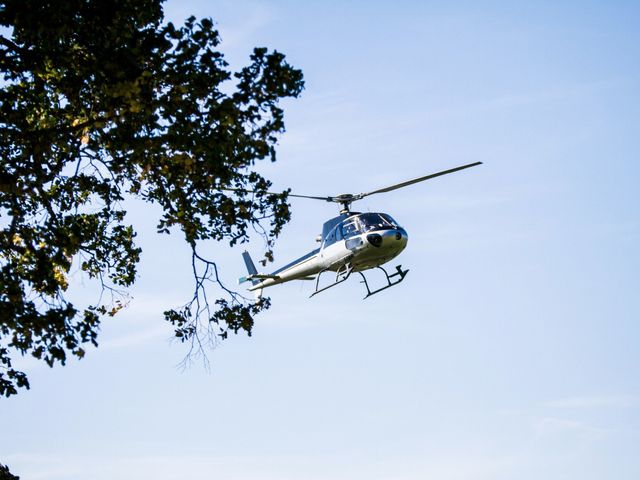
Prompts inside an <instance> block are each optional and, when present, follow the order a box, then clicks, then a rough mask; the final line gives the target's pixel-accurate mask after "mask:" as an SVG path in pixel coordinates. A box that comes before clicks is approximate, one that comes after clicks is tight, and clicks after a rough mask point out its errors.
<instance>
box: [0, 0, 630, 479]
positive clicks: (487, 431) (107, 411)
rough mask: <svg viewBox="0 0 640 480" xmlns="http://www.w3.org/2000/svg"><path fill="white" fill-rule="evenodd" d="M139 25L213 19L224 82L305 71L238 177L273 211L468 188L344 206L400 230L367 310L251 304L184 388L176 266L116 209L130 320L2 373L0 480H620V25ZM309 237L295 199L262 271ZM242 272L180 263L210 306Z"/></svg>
mask: <svg viewBox="0 0 640 480" xmlns="http://www.w3.org/2000/svg"><path fill="white" fill-rule="evenodd" d="M166 13H167V16H168V18H169V19H172V20H174V21H180V20H181V19H183V18H185V16H188V15H189V14H195V15H196V16H199V17H202V16H210V17H213V18H214V19H215V20H216V22H218V25H219V29H220V31H221V33H222V37H223V43H222V45H221V49H222V51H223V52H224V53H225V54H226V56H227V59H228V60H229V61H230V63H231V64H232V66H233V67H235V68H239V67H241V66H242V65H244V64H246V63H247V62H248V56H249V54H250V52H251V49H252V48H253V47H254V46H268V47H270V48H276V49H278V50H279V51H282V52H284V53H285V54H287V57H288V59H289V61H290V62H291V63H293V64H294V65H296V66H297V67H299V68H301V69H302V70H303V71H304V74H305V78H306V90H305V91H304V92H303V95H302V97H301V98H300V99H297V100H291V101H287V102H285V111H286V123H287V133H286V134H285V135H284V136H283V137H282V139H281V142H280V147H279V160H278V162H277V163H276V164H274V165H264V166H262V167H261V171H262V172H264V173H265V174H266V175H268V176H269V177H270V178H271V179H272V180H273V182H274V188H276V189H285V188H288V187H291V188H292V189H293V191H294V192H295V193H301V194H310V195H335V194H339V193H345V192H350V193H359V192H362V191H367V190H370V189H374V188H379V187H382V186H385V185H387V184H390V183H395V182H397V181H402V180H406V179H409V178H413V177H417V176H421V175H425V174H427V173H431V172H434V171H438V170H443V169H447V168H451V167H454V166H457V165H461V164H465V163H471V162H475V161H482V162H484V165H482V166H480V167H476V168H474V169H470V170H467V171H464V172H460V173H456V174H453V175H450V176H446V177H442V178H438V179H435V180H432V181H430V182H426V183H423V184H418V185H414V186H411V187H408V188H406V189H402V190H398V191H395V192H392V193H388V194H383V195H376V196H372V197H368V198H367V199H365V200H364V201H362V202H360V203H359V204H358V205H357V206H356V208H358V209H360V210H363V211H384V212H387V213H389V214H391V215H392V216H394V217H395V218H396V219H397V220H398V221H399V222H400V223H401V224H402V225H403V226H404V227H405V228H406V229H407V231H408V233H409V244H408V247H407V249H406V250H405V252H403V253H402V254H401V256H400V257H398V258H397V259H396V261H395V263H392V264H391V266H392V267H393V266H394V265H395V264H396V263H401V264H402V265H403V266H404V267H408V268H409V269H410V270H411V271H410V273H409V275H408V276H407V278H406V279H405V281H404V283H403V284H401V285H400V286H397V287H394V288H392V289H390V290H387V291H386V292H383V293H381V294H379V295H376V296H374V297H372V298H370V299H368V300H366V301H362V300H361V297H362V296H363V286H362V285H360V284H359V283H358V281H357V279H355V278H353V279H351V280H349V281H348V282H346V283H345V284H343V286H341V287H339V288H335V289H332V290H329V291H327V292H325V293H323V294H321V295H318V296H316V297H314V298H313V299H308V295H309V294H310V293H311V285H310V282H308V283H302V282H299V283H292V284H287V285H283V286H279V287H275V288H273V289H271V290H270V292H269V293H270V294H271V299H272V304H273V306H272V308H271V309H270V310H269V311H268V312H266V313H265V314H262V315H260V316H259V317H258V318H257V322H256V325H255V329H254V334H253V336H252V337H250V338H248V337H246V336H244V335H240V336H234V337H231V338H230V339H229V340H227V341H225V342H223V343H222V344H220V345H219V347H218V348H217V349H215V350H214V351H212V352H211V353H210V354H209V361H210V363H211V365H210V370H209V371H207V370H206V369H205V368H203V367H202V365H201V362H195V363H194V365H192V366H191V367H190V368H188V369H186V370H184V371H183V370H181V369H179V368H178V367H177V365H178V364H179V362H180V360H181V359H182V358H183V357H184V355H185V354H186V353H187V351H186V349H185V347H184V346H183V345H181V344H179V343H176V342H172V341H171V340H170V339H171V328H170V327H169V326H168V325H165V324H164V322H163V320H162V311H163V310H165V309H166V308H169V307H175V306H178V305H180V304H182V303H184V302H185V301H186V300H187V299H188V298H189V296H190V294H191V292H192V279H191V277H190V270H189V268H190V265H189V261H190V259H189V252H188V250H187V249H186V248H184V246H182V244H181V239H180V238H179V236H178V235H176V236H175V238H174V237H166V236H158V235H156V234H155V233H154V225H155V218H154V217H157V211H156V210H154V209H153V208H150V207H149V206H147V205H141V204H132V205H131V208H130V214H131V220H132V221H133V222H134V223H135V224H136V225H137V226H138V230H139V243H140V245H141V246H142V247H143V249H144V253H143V256H142V264H141V267H140V277H139V281H138V283H137V284H136V286H135V288H134V289H133V290H132V295H133V297H134V298H133V300H132V303H131V306H130V307H129V309H128V310H126V311H124V312H122V313H121V314H119V315H118V316H117V317H116V318H114V319H112V320H109V321H106V322H105V323H104V326H103V329H102V335H101V338H100V347H99V348H98V349H97V350H91V351H89V353H88V355H87V358H85V359H84V360H82V361H80V362H77V361H72V362H70V363H69V365H68V366H66V367H64V368H60V367H58V368H55V369H53V370H52V369H49V368H48V367H46V366H45V365H44V364H39V363H37V362H35V361H32V360H29V359H26V360H24V361H22V362H21V363H20V365H19V366H23V367H24V368H25V369H26V370H27V372H28V374H29V376H30V379H31V383H32V389H31V390H30V391H23V392H21V393H20V394H19V395H18V396H16V397H13V398H10V399H3V400H0V463H6V464H8V465H9V466H10V467H11V470H12V471H13V472H14V473H15V474H17V475H20V476H21V478H23V479H51V480H59V479H60V480H63V479H64V480H66V479H74V480H75V479H78V480H80V479H83V480H84V479H95V480H102V479H105V480H106V479H113V478H119V479H136V480H142V479H154V480H173V479H183V478H188V479H192V480H199V479H219V480H271V479H273V480H289V479H291V480H293V479H296V480H297V479H327V478H330V479H349V480H354V479H363V480H364V479H366V480H391V479H393V480H419V479H420V480H421V479H429V480H512V479H518V480H540V479H545V480H567V479H581V480H596V479H597V480H601V479H605V478H611V479H616V480H636V479H638V478H640V455H638V452H639V448H638V447H639V446H640V375H639V373H638V372H639V368H638V367H639V366H640V365H639V364H640V348H639V347H640V325H639V321H640V305H639V302H640V300H639V299H640V297H639V295H638V290H639V287H640V273H639V272H640V253H639V252H638V247H639V244H640V211H639V210H640V190H639V188H638V181H639V180H640V162H639V160H640V159H639V154H638V150H639V148H638V147H639V143H640V29H639V28H638V25H640V4H638V3H637V2H623V1H613V2H604V1H597V2H590V1H580V2H555V1H554V2H552V1H548V2H497V1H496V2H417V1H416V2H412V1H398V2H377V1H366V2H365V1H354V2H337V1H331V2H328V1H323V2H319V1H318V2H293V1H291V2H286V1H278V0H265V1H260V0H258V1H253V2H245V1H211V2H206V1H201V2H189V1H184V2H178V1H170V2H169V3H168V4H167V6H166ZM335 213H336V208H335V206H333V205H331V204H325V203H322V202H313V201H306V200H295V201H294V203H293V219H292V221H291V223H290V224H289V226H287V228H286V229H285V232H284V235H283V237H282V238H281V239H280V240H279V242H278V244H277V248H276V263H277V264H282V263H287V262H289V261H290V260H292V259H294V258H296V257H298V256H299V255H301V254H304V253H306V252H307V251H309V250H311V249H313V248H315V243H314V238H315V236H316V235H317V234H318V233H319V232H320V228H321V225H322V222H323V221H324V220H326V219H328V218H329V217H331V216H334V215H335ZM249 250H250V251H251V253H252V254H253V255H254V257H259V256H260V255H261V254H262V250H261V243H260V242H259V241H256V242H255V243H253V244H251V245H250V246H249ZM241 251H242V247H240V248H234V249H230V248H229V247H226V246H224V245H222V244H220V245H216V244H212V245H210V246H208V247H207V253H208V254H210V255H211V257H213V258H214V259H216V260H218V261H219V264H220V267H221V270H222V272H223V276H224V279H225V280H226V281H227V283H228V284H230V285H234V284H235V281H236V279H237V277H239V276H241V275H244V274H245V272H244V264H243V262H242V259H241V256H240V254H241ZM74 280H75V281H76V284H77V285H83V282H84V281H83V280H82V278H80V277H79V276H76V277H75V278H74ZM87 286H88V285H87ZM87 291H90V290H89V289H87ZM84 294H87V293H86V292H85V293H84Z"/></svg>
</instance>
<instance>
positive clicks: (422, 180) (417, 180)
mask: <svg viewBox="0 0 640 480" xmlns="http://www.w3.org/2000/svg"><path fill="white" fill-rule="evenodd" d="M476 165H482V162H475V163H470V164H468V165H462V166H461V167H456V168H451V169H449V170H443V171H442V172H437V173H432V174H430V175H425V176H424V177H419V178H414V179H413V180H407V181H406V182H402V183H396V184H395V185H391V186H389V187H385V188H380V189H378V190H374V191H372V192H366V193H361V194H359V195H356V197H357V199H358V200H359V199H361V198H364V197H367V196H369V195H373V194H374V193H384V192H390V191H391V190H396V189H398V188H402V187H406V186H409V185H413V184H414V183H418V182H424V181H425V180H429V179H431V178H435V177H440V176H442V175H447V174H449V173H453V172H458V171H460V170H464V169H465V168H471V167H475V166H476Z"/></svg>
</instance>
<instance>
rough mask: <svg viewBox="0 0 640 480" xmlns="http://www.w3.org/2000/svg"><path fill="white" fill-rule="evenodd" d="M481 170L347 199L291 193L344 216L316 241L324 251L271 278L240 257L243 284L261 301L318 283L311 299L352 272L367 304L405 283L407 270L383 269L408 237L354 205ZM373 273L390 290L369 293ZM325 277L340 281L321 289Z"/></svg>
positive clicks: (377, 215)
mask: <svg viewBox="0 0 640 480" xmlns="http://www.w3.org/2000/svg"><path fill="white" fill-rule="evenodd" d="M481 164H482V162H475V163H469V164H467V165H461V166H459V167H455V168H450V169H448V170H442V171H440V172H436V173H432V174H429V175H424V176H422V177H418V178H414V179H412V180H407V181H405V182H400V183H396V184H393V185H390V186H387V187H384V188H379V189H377V190H373V191H370V192H365V193H359V194H357V195H354V194H351V193H344V194H341V195H337V196H331V197H320V196H310V195H298V194H291V193H290V194H289V196H290V197H297V198H308V199H314V200H321V201H326V202H332V203H338V204H340V205H341V206H342V210H341V211H340V215H339V216H337V217H335V218H332V219H330V220H328V221H326V222H325V223H324V226H323V228H322V234H321V235H320V236H319V237H318V239H319V241H321V242H322V243H321V246H320V248H318V249H317V250H314V251H312V252H309V253H308V254H306V255H305V256H303V257H301V258H298V259H297V260H295V261H293V262H291V263H290V264H289V265H286V266H284V267H282V268H280V269H279V270H276V271H275V272H273V273H269V274H264V273H258V271H257V270H256V267H255V265H254V264H253V261H252V260H251V257H250V256H249V253H248V252H244V253H243V254H242V256H243V257H244V261H245V264H246V266H247V270H248V271H249V275H248V276H247V277H242V278H241V279H240V283H243V282H251V284H252V286H251V287H250V288H249V290H251V291H253V292H254V293H256V296H257V297H260V296H261V294H262V289H263V288H266V287H270V286H272V285H277V284H279V283H284V282H289V281H291V280H316V288H315V291H314V293H313V294H311V296H314V295H316V294H318V293H320V292H323V291H325V290H327V289H328V288H331V287H333V286H334V285H338V284H339V283H342V282H344V281H345V280H346V279H347V278H349V276H350V275H351V273H352V272H357V273H359V274H360V276H361V277H362V282H363V283H364V285H365V287H366V289H367V296H366V297H365V298H368V297H370V296H371V295H375V294H376V293H379V292H381V291H383V290H386V289H387V288H390V287H392V286H394V285H398V284H399V283H400V282H402V281H403V280H404V278H405V276H406V275H407V273H408V272H409V270H407V269H404V270H403V269H402V266H401V265H397V266H396V267H395V272H394V273H391V274H389V273H388V272H387V271H386V270H385V268H383V267H382V265H383V264H385V263H387V262H388V261H389V260H391V259H393V258H395V257H396V256H398V254H399V253H400V252H402V250H404V248H405V247H406V246H407V240H408V236H407V232H406V231H405V230H404V229H403V228H402V227H401V226H399V225H398V224H397V223H396V221H395V220H394V219H393V218H391V217H390V216H389V215H387V214H386V213H372V212H370V213H357V212H351V211H350V205H351V204H352V203H353V202H355V201H357V200H361V199H363V198H364V197H367V196H369V195H376V194H380V193H385V192H390V191H393V190H397V189H399V188H404V187H408V186H409V185H413V184H415V183H419V182H423V181H425V180H430V179H432V178H436V177H440V176H442V175H448V174H450V173H454V172H459V171H460V170H464V169H467V168H470V167H475V166H477V165H481ZM224 190H230V191H234V192H245V193H247V192H250V191H249V190H241V189H235V188H225V189H224ZM370 268H378V269H379V270H382V271H383V272H384V274H385V276H386V282H387V283H386V285H384V286H382V287H380V288H373V289H371V288H370V286H369V284H368V282H367V279H366V277H365V275H364V274H363V273H362V272H363V271H364V270H368V269H370ZM324 272H335V273H336V279H335V281H334V283H332V284H330V285H328V286H324V287H322V288H320V285H319V283H320V277H321V276H322V273H324Z"/></svg>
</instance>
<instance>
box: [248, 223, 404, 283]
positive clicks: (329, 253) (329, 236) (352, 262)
mask: <svg viewBox="0 0 640 480" xmlns="http://www.w3.org/2000/svg"><path fill="white" fill-rule="evenodd" d="M372 219H378V220H377V221H378V222H379V223H380V224H379V225H377V226H376V225H374V224H373V222H372ZM367 222H368V223H367ZM324 230H325V232H324V233H325V235H324V238H323V240H322V245H321V246H320V248H319V249H317V250H314V251H312V252H310V253H308V254H307V255H305V256H303V257H301V258H299V259H297V260H295V261H294V262H292V263H290V264H289V265H286V266H284V267H282V268H280V269H279V270H276V271H275V272H273V273H270V274H258V273H254V272H252V267H253V264H252V262H250V261H249V262H250V263H251V266H249V264H247V267H248V268H249V273H250V275H249V277H245V278H242V279H241V281H253V283H254V284H253V285H252V286H251V287H250V288H249V290H250V291H260V290H262V289H263V288H266V287H271V286H273V285H277V284H280V283H284V282H289V281H291V280H314V279H315V278H316V277H315V276H316V275H317V274H319V273H321V272H325V271H333V272H341V271H345V270H346V269H349V270H350V271H354V272H358V271H363V270H367V269H370V268H374V267H378V266H380V265H383V264H385V263H387V262H388V261H390V260H391V259H393V258H395V257H397V256H398V255H399V254H400V252H402V250H404V249H405V247H406V246H407V241H408V235H407V232H406V231H405V230H404V229H403V228H402V227H400V226H398V225H397V224H396V223H395V221H393V219H391V217H389V216H388V215H386V214H372V213H366V214H352V215H345V216H343V217H337V218H336V219H333V220H332V221H329V222H327V224H325V229H324ZM247 255H248V254H247ZM245 260H246V259H245ZM253 270H254V271H255V267H254V268H253Z"/></svg>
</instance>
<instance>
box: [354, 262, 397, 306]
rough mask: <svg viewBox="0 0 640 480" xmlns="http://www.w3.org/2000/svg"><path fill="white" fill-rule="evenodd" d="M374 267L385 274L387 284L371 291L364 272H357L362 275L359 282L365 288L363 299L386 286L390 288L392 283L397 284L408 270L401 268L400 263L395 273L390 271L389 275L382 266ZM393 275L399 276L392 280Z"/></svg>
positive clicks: (384, 288)
mask: <svg viewBox="0 0 640 480" xmlns="http://www.w3.org/2000/svg"><path fill="white" fill-rule="evenodd" d="M376 268H379V269H380V270H382V271H383V272H384V274H385V276H386V277H387V285H385V286H384V287H381V288H378V289H377V290H373V291H371V289H370V288H369V283H368V282H367V277H365V276H364V273H362V272H358V273H359V274H360V276H361V277H362V281H361V282H360V283H364V286H365V287H366V288H367V295H366V296H365V297H364V298H363V300H364V299H367V298H369V297H370V296H371V295H375V294H376V293H380V292H381V291H383V290H386V289H387V288H391V287H393V286H394V285H397V284H399V283H400V282H402V281H403V280H404V277H405V276H406V275H407V273H409V270H402V266H401V265H398V266H396V273H392V274H391V275H389V273H387V271H386V270H385V269H384V268H382V267H376ZM395 277H400V278H398V279H397V280H393V279H394V278H395Z"/></svg>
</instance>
